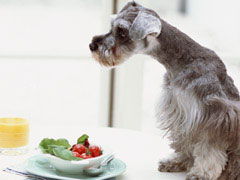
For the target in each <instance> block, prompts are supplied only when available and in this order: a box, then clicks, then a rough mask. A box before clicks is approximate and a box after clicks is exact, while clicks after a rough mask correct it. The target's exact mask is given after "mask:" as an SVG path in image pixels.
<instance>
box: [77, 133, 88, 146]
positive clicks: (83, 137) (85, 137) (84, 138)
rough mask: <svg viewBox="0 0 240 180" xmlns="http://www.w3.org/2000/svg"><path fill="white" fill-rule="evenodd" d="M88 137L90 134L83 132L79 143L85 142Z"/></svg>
mask: <svg viewBox="0 0 240 180" xmlns="http://www.w3.org/2000/svg"><path fill="white" fill-rule="evenodd" d="M88 138H89V136H88V135H86V134H83V135H82V136H81V137H80V138H78V140H77V144H84V143H85V141H86V140H87V139H88Z"/></svg>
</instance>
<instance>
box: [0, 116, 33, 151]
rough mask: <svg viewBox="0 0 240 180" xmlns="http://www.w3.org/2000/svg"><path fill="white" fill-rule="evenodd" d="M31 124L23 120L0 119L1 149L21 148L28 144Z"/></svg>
mask: <svg viewBox="0 0 240 180" xmlns="http://www.w3.org/2000/svg"><path fill="white" fill-rule="evenodd" d="M28 137H29V122H28V120H26V119H22V118H0V148H19V147H24V146H26V145H27V144H28Z"/></svg>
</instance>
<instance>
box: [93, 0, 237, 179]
mask: <svg viewBox="0 0 240 180" xmlns="http://www.w3.org/2000/svg"><path fill="white" fill-rule="evenodd" d="M89 48H90V50H91V52H92V55H93V57H94V58H95V59H96V60H97V61H98V62H99V63H100V64H102V65H104V66H110V67H114V66H117V65H119V64H121V63H123V62H124V61H125V60H126V59H128V58H129V57H130V56H132V55H134V54H146V55H150V56H151V57H152V58H154V59H156V60H157V61H158V62H159V63H161V64H162V65H163V66H164V67H165V68H166V74H165V76H164V86H163V93H162V99H161V105H160V107H159V108H158V113H157V114H158V115H157V116H158V120H159V122H160V123H161V127H162V129H165V130H166V132H167V134H168V137H169V139H170V142H171V145H170V146H171V148H173V149H174V156H173V157H171V158H170V159H168V160H166V161H162V162H159V167H158V169H159V171H161V172H180V171H187V172H188V173H187V177H186V179H187V180H217V179H218V180H238V179H240V136H239V135H240V131H239V130H240V96H239V92H238V90H237V88H236V87H235V85H234V82H233V80H232V79H231V77H229V76H228V74H227V70H226V67H225V65H224V63H223V62H222V61H221V59H220V58H219V57H218V56H217V55H216V53H215V52H214V51H212V50H210V49H207V48H205V47H203V46H201V45H200V44H198V43H197V42H195V41H194V40H192V39H191V38H190V37H188V36H187V35H186V34H184V33H182V32H181V31H179V30H178V29H177V28H175V27H173V26H171V25H169V24H168V23H167V22H166V21H164V20H163V19H161V18H160V17H159V16H158V14H157V13H156V12H154V11H153V10H150V9H148V8H145V7H143V6H141V5H140V4H138V3H136V2H134V1H132V2H128V3H127V4H126V5H125V6H124V7H123V9H122V10H121V11H120V12H119V13H118V14H117V15H116V17H114V18H113V19H112V21H111V30H110V31H109V32H108V33H107V34H104V35H99V36H94V37H93V39H92V41H91V43H90V45H89Z"/></svg>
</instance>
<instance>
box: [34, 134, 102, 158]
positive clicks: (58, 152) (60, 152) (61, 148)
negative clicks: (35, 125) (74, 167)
mask: <svg viewBox="0 0 240 180" xmlns="http://www.w3.org/2000/svg"><path fill="white" fill-rule="evenodd" d="M88 138H89V136H88V135H86V134H83V135H82V136H81V137H79V138H78V139H77V144H74V145H72V146H71V145H70V144H69V142H68V140H67V139H62V138H61V139H57V140H55V139H49V138H44V139H43V140H42V141H41V142H40V144H39V148H40V150H41V151H42V153H44V154H51V155H53V156H56V157H59V158H61V159H64V160H68V161H79V160H82V159H89V158H95V157H98V156H100V155H102V153H103V151H102V149H101V148H100V147H99V146H96V145H90V143H89V141H88Z"/></svg>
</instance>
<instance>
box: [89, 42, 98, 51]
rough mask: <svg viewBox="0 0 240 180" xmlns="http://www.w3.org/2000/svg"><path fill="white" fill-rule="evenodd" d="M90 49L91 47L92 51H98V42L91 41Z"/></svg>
mask: <svg viewBox="0 0 240 180" xmlns="http://www.w3.org/2000/svg"><path fill="white" fill-rule="evenodd" d="M89 49H90V50H91V51H96V50H97V49H98V45H97V43H90V44H89Z"/></svg>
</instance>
